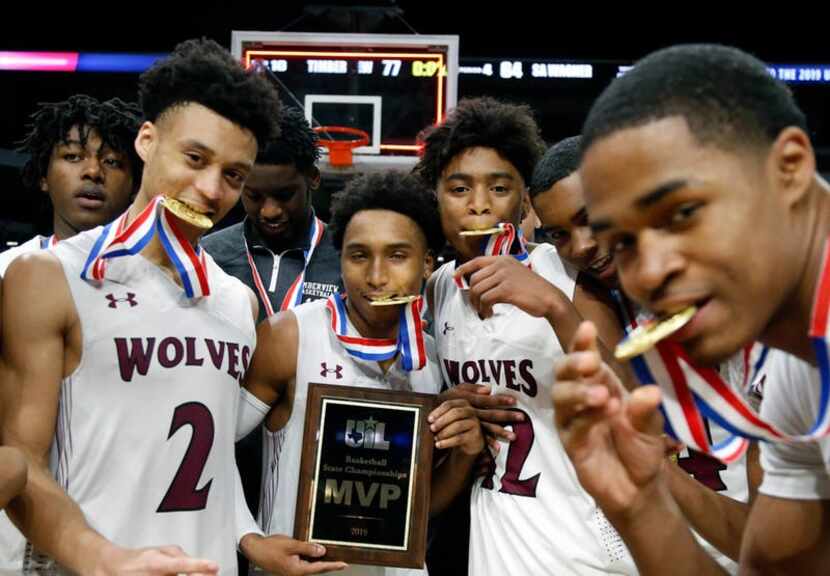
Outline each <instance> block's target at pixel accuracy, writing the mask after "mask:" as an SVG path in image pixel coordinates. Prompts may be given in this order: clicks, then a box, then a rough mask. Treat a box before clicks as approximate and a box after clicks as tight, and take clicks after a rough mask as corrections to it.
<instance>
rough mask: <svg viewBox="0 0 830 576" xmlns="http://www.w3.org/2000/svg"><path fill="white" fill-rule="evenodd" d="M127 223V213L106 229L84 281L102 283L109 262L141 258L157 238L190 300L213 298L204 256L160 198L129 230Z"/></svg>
mask: <svg viewBox="0 0 830 576" xmlns="http://www.w3.org/2000/svg"><path fill="white" fill-rule="evenodd" d="M126 221H127V214H126V213H125V214H123V215H122V216H121V217H120V218H119V219H118V220H116V221H115V222H110V223H109V224H107V225H106V226H105V227H104V229H103V230H102V231H101V234H100V235H99V236H98V239H97V240H96V241H95V244H94V245H93V247H92V250H91V251H90V253H89V256H88V257H87V260H86V263H85V264H84V269H83V271H82V272H81V278H83V279H84V280H87V281H95V282H102V281H103V280H104V277H105V274H106V262H107V260H109V259H112V258H118V257H119V256H131V255H134V254H138V253H139V252H141V250H143V249H144V247H145V246H147V244H148V243H149V242H150V240H152V239H153V236H155V235H156V234H158V236H159V241H160V242H161V245H162V247H163V248H164V251H165V253H166V254H167V256H168V258H170V261H171V262H172V263H173V266H174V267H175V269H176V273H177V274H178V276H179V279H180V280H181V282H182V287H183V288H184V291H185V294H186V295H187V297H188V298H201V297H203V296H208V295H209V294H210V286H209V283H208V277H207V265H206V261H205V252H204V250H202V249H201V247H199V246H197V247H196V248H194V247H193V246H192V245H191V244H190V242H189V241H188V240H187V238H186V237H185V236H184V235H183V234H182V232H181V230H180V229H179V227H178V224H177V222H176V217H175V216H174V215H172V214H171V213H170V212H168V211H167V210H165V209H164V199H163V197H162V196H161V195H159V196H156V197H155V198H153V200H152V201H151V202H150V203H149V204H148V205H147V206H146V207H145V208H144V210H142V211H141V213H140V214H139V215H138V217H137V218H136V219H135V220H134V221H133V222H132V223H131V224H130V225H129V226H125V224H126Z"/></svg>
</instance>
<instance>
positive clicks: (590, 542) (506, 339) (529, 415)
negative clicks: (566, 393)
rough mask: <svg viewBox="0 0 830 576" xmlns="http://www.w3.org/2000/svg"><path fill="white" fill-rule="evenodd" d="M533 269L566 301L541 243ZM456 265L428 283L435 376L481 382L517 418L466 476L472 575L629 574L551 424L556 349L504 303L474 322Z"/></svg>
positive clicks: (567, 277)
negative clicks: (477, 472) (506, 401)
mask: <svg viewBox="0 0 830 576" xmlns="http://www.w3.org/2000/svg"><path fill="white" fill-rule="evenodd" d="M529 260H530V266H531V267H532V269H533V271H534V272H536V273H537V274H539V275H540V276H542V277H543V278H545V279H546V280H547V281H549V282H551V283H552V284H553V285H555V286H557V287H558V288H559V289H560V290H562V292H564V293H565V295H566V296H567V297H568V298H570V299H573V294H574V288H575V282H574V278H575V274H574V273H572V272H571V271H570V270H569V269H566V268H565V265H564V264H563V263H562V261H561V260H560V258H559V256H558V255H557V254H556V250H555V249H554V248H553V247H552V246H549V245H544V244H542V245H539V246H537V247H536V248H535V249H534V250H533V251H532V252H531V253H530V259H529ZM454 270H455V263H454V262H450V263H448V264H445V265H444V266H442V267H441V268H440V269H439V270H438V271H437V272H436V273H435V274H436V276H435V279H434V293H433V296H434V310H433V313H434V317H435V324H434V327H435V338H436V345H437V348H438V357H439V361H440V363H441V370H442V371H443V374H444V380H445V381H446V382H447V384H448V385H456V384H459V383H464V382H470V383H474V384H485V385H489V386H490V387H491V388H492V390H493V392H494V393H501V394H508V395H510V396H513V397H514V398H515V399H516V406H515V409H516V410H521V411H522V412H523V413H524V414H525V420H524V422H522V423H519V424H516V425H513V427H512V429H513V432H514V433H515V434H516V437H517V438H516V440H514V441H513V442H512V443H509V444H508V443H502V444H501V450H500V451H499V453H498V455H497V457H496V469H495V471H494V473H493V474H492V475H491V476H489V477H484V478H483V479H479V480H477V481H476V482H475V484H474V485H473V489H472V496H471V503H470V516H471V518H470V522H471V526H470V565H469V574H471V575H475V576H488V575H493V576H503V575H504V574H527V575H542V574H545V575H547V574H579V575H589V574H590V575H594V574H636V568H635V567H634V562H633V560H632V559H631V556H630V554H629V553H628V550H627V548H626V547H625V545H624V544H623V542H622V539H621V538H620V537H619V535H618V534H617V532H616V531H615V530H614V528H613V527H612V526H611V524H610V523H609V522H608V520H607V519H606V518H605V516H604V515H603V514H602V512H601V511H600V509H599V508H598V507H597V506H596V504H595V502H594V500H593V499H592V498H591V497H590V496H589V495H588V493H587V492H585V490H583V489H582V487H581V486H580V484H579V481H578V480H577V477H576V472H575V471H574V469H573V466H572V464H571V462H570V460H569V459H568V456H567V454H566V453H565V450H564V448H563V447H562V444H561V442H560V440H559V436H558V434H557V432H556V429H555V428H554V423H553V403H552V401H551V396H550V388H551V386H552V385H553V381H554V362H555V361H556V360H557V359H558V358H560V357H561V356H562V355H563V354H564V353H563V351H562V347H561V346H560V345H559V341H558V339H557V337H556V334H555V333H554V331H553V329H552V328H551V326H550V324H548V322H547V320H545V319H544V318H534V317H532V316H530V315H529V314H526V313H525V312H523V311H522V310H520V309H518V308H516V307H514V306H512V305H508V304H497V305H496V306H495V307H494V315H493V316H492V317H490V318H487V319H484V320H483V319H481V318H479V316H478V314H477V313H476V311H475V310H474V309H473V308H472V307H471V306H470V303H469V298H468V295H467V291H466V290H465V291H462V290H460V289H458V288H457V286H456V285H455V283H454V281H453V272H454Z"/></svg>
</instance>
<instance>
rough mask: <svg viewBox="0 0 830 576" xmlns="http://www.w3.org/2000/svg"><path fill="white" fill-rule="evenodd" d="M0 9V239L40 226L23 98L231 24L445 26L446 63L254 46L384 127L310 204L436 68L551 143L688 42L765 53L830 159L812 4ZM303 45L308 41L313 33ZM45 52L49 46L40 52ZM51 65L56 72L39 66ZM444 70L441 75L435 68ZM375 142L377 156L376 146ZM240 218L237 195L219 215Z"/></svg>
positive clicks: (123, 86)
mask: <svg viewBox="0 0 830 576" xmlns="http://www.w3.org/2000/svg"><path fill="white" fill-rule="evenodd" d="M3 10H4V12H5V15H4V16H3V18H2V22H0V193H2V199H3V202H2V208H1V209H0V250H2V249H5V248H6V247H7V246H8V245H14V244H15V243H19V242H21V241H23V240H25V239H28V238H29V237H31V236H32V235H33V234H35V233H44V234H45V233H48V232H50V226H51V221H50V218H48V217H47V214H48V212H47V211H46V210H45V205H44V199H43V197H42V195H41V194H37V193H34V192H31V191H27V190H24V188H23V186H22V184H21V182H20V174H19V170H20V167H21V166H22V164H23V163H24V162H25V160H26V158H25V156H23V155H21V154H19V153H17V152H16V151H15V149H16V148H17V146H18V144H19V141H20V139H21V138H22V137H23V135H24V134H25V130H26V128H25V127H26V123H27V119H28V116H29V114H30V113H31V112H32V111H33V109H34V107H35V105H36V104H37V103H38V102H50V101H58V100H62V99H65V98H67V97H68V96H70V95H72V94H76V93H87V94H90V95H93V96H95V97H98V98H102V99H106V98H111V97H114V96H118V97H120V98H122V99H125V100H134V99H135V94H136V81H137V78H138V75H139V74H140V72H141V71H142V70H144V69H145V68H146V67H147V66H149V64H150V63H152V61H153V60H154V59H155V58H157V57H159V56H160V55H163V54H166V53H167V52H169V51H170V50H171V49H172V47H173V46H174V45H175V44H176V43H177V42H179V41H181V40H184V39H187V38H191V37H197V36H207V37H210V38H213V39H215V40H216V41H218V42H219V43H220V44H222V45H224V46H226V47H228V48H232V36H233V32H234V31H261V32H263V33H274V32H279V31H282V32H290V33H307V34H332V33H338V34H361V35H373V34H381V35H389V34H396V35H401V34H403V35H409V36H411V37H412V38H414V39H417V38H418V37H419V35H435V36H455V37H457V44H456V47H455V49H456V54H455V56H456V57H457V60H456V61H455V66H453V67H450V68H447V67H446V64H447V63H448V62H444V61H443V60H442V63H443V68H439V67H438V65H437V64H435V62H437V60H435V59H430V58H428V57H426V58H419V57H417V56H404V57H402V58H399V57H395V56H390V57H388V58H377V57H375V58H365V57H363V56H361V54H366V53H371V52H372V51H377V50H379V48H378V47H377V46H375V45H374V44H373V43H372V42H371V41H367V42H366V43H365V45H362V46H359V45H355V46H353V47H352V48H351V50H352V52H350V54H354V56H338V55H337V54H336V51H335V53H333V52H332V49H331V47H328V48H327V47H325V46H323V47H321V50H322V51H323V52H322V55H318V56H310V55H303V56H291V57H288V58H285V57H282V56H279V55H274V56H265V57H261V58H259V61H258V62H257V63H256V65H258V66H261V67H263V68H266V69H267V70H265V71H264V72H263V73H266V74H267V75H268V76H269V77H270V78H271V79H272V80H273V81H274V82H276V83H277V84H278V86H279V87H280V94H281V97H282V99H283V100H284V102H285V103H286V104H290V105H298V104H299V105H308V102H310V101H308V100H306V99H305V97H307V96H308V95H309V94H310V93H311V92H316V93H319V92H320V91H321V90H322V91H326V90H327V89H328V88H329V87H331V86H332V83H339V85H341V88H338V90H341V89H342V91H344V93H348V94H349V95H350V97H351V98H352V100H350V101H349V102H350V103H346V104H342V103H341V104H336V103H335V104H333V103H332V102H322V103H321V102H319V101H315V102H312V104H313V108H312V109H311V110H307V111H306V112H307V115H310V117H311V118H312V119H313V121H314V122H316V123H319V124H352V125H356V126H357V127H360V128H365V129H366V130H367V131H369V132H371V131H372V129H373V128H375V127H378V126H376V125H375V124H374V122H375V117H374V116H373V113H374V112H375V111H376V108H375V104H372V103H371V102H369V100H366V98H367V97H368V98H369V99H371V98H375V100H374V102H375V103H381V104H382V109H383V111H384V116H383V130H385V131H387V132H388V134H387V132H383V133H381V132H378V135H379V136H380V140H381V142H380V144H383V145H384V146H383V147H384V148H385V150H383V151H381V152H380V153H376V154H375V155H374V156H372V155H362V156H361V155H359V156H358V157H356V159H355V160H356V161H355V165H354V166H352V167H351V168H346V169H343V168H333V167H331V166H330V165H329V163H328V161H327V159H324V161H323V162H321V169H322V172H323V176H324V178H323V186H322V189H321V190H320V191H319V192H318V193H317V195H316V196H315V198H314V203H315V205H316V207H317V209H318V213H319V214H320V215H321V216H323V217H325V216H326V215H327V209H328V200H329V197H330V195H331V193H333V192H336V191H337V190H339V189H340V188H341V187H342V186H343V184H344V182H345V181H346V180H347V179H349V178H351V177H352V176H353V175H354V174H356V173H359V172H361V171H364V170H373V169H377V168H378V167H381V168H383V167H388V166H393V167H399V168H406V167H407V166H410V165H411V162H412V161H413V159H414V156H415V155H416V154H417V152H415V151H413V150H412V149H411V145H410V144H407V142H410V143H411V142H413V141H414V140H413V139H414V136H415V135H416V134H417V132H418V131H419V130H420V129H422V128H424V127H425V125H426V124H427V123H429V122H431V121H434V119H435V117H436V112H437V110H436V109H435V106H436V101H435V94H436V92H435V89H436V86H437V84H438V83H441V82H443V83H444V88H445V89H447V91H446V92H444V93H442V94H441V97H443V98H444V100H443V101H442V102H441V103H442V104H443V106H444V107H446V105H447V103H448V101H447V100H446V97H447V96H448V95H449V89H450V88H451V91H452V92H453V98H454V99H460V98H463V97H466V96H480V95H489V96H493V97H496V98H499V99H502V100H508V101H512V102H523V103H526V104H528V105H530V106H531V107H532V108H533V109H534V111H535V114H536V117H537V120H538V121H539V124H540V126H541V128H542V131H543V136H544V138H545V140H546V141H547V142H549V143H553V142H556V141H558V140H559V139H561V138H564V137H567V136H571V135H574V134H577V133H578V132H579V130H580V127H581V125H582V122H583V120H584V118H585V115H586V113H587V111H588V109H589V107H590V105H591V103H592V101H593V99H594V98H595V97H596V96H597V95H598V94H599V93H600V92H601V91H602V89H603V88H604V87H605V86H606V85H607V84H608V82H609V81H610V80H611V79H613V78H614V77H615V76H617V75H618V74H621V73H624V72H625V70H626V69H627V67H629V66H631V64H632V63H633V62H634V61H636V60H637V59H638V58H640V57H642V56H644V55H645V54H647V53H648V52H650V51H652V50H654V49H657V48H660V47H663V46H668V45H671V44H677V43H688V42H717V43H722V44H730V45H734V46H737V47H739V48H742V49H744V50H747V51H750V52H752V53H754V54H755V55H756V56H758V57H760V58H761V59H762V60H764V61H765V62H767V63H768V65H769V67H770V72H771V73H772V74H775V75H776V76H777V77H779V78H781V79H782V80H785V81H786V82H787V83H788V85H789V86H790V87H791V89H792V90H793V92H794V93H795V96H796V99H797V101H798V103H799V104H800V105H801V107H802V108H803V109H804V111H805V112H806V114H807V117H808V120H809V123H810V129H811V135H812V138H813V145H814V146H815V149H816V153H817V159H818V165H819V169H820V170H821V171H822V172H824V173H827V172H828V171H830V113H828V102H830V43H826V42H823V41H822V39H823V38H824V37H825V36H826V32H825V31H823V30H822V28H821V26H820V23H818V22H817V23H816V24H812V23H811V22H810V21H813V20H815V21H817V20H820V18H818V19H814V18H810V17H809V15H805V14H800V15H798V16H796V15H790V14H787V15H776V14H769V13H762V14H753V15H748V14H743V13H737V12H736V13H734V14H727V13H725V12H724V10H723V7H722V6H717V7H715V6H709V7H707V6H704V5H695V8H694V11H693V12H694V13H693V14H692V13H691V12H692V10H691V9H688V10H687V9H686V8H682V7H680V8H678V9H671V10H670V9H667V8H665V9H663V10H661V11H660V12H659V13H641V12H637V13H634V12H632V11H631V10H628V9H623V8H618V9H614V8H610V9H608V8H596V9H589V8H587V7H585V8H580V7H579V6H574V5H563V4H555V5H554V4H551V5H543V4H539V3H531V2H522V1H519V2H510V3H503V4H501V5H499V6H498V7H496V6H495V5H494V6H493V7H485V6H484V5H483V4H481V5H472V4H470V3H447V2H443V3H437V2H414V1H413V2H408V1H400V2H395V1H386V2H381V1H365V2H362V3H360V4H359V5H358V4H355V3H345V2H339V3H338V2H333V3H326V4H311V3H300V2H291V1H289V2H279V3H275V2H272V3H265V2H255V1H249V2H245V1H244V0H236V1H234V2H231V1H230V0H212V1H206V2H199V3H196V2H179V3H176V5H175V10H172V9H171V3H160V2H149V3H148V2H144V3H140V4H131V5H123V4H114V3H104V2H101V1H99V0H93V1H90V2H86V3H84V4H83V5H76V6H69V5H64V4H57V3H44V4H39V3H37V4H32V5H27V6H19V7H15V9H14V16H11V12H10V10H11V8H10V7H9V6H8V5H7V6H5V7H4V9H3ZM638 10H640V9H638ZM295 48H296V46H295ZM303 49H307V50H310V51H311V50H313V46H312V47H311V48H309V45H304V47H303ZM337 50H341V51H342V50H343V47H340V48H338V49H337ZM427 50H429V49H427ZM295 52H302V51H301V50H300V51H297V50H295ZM310 53H311V52H309V54H310ZM407 54H412V53H411V52H407ZM240 56H244V54H241V55H240ZM55 58H58V59H60V58H64V60H61V62H62V64H58V65H54V66H52V65H50V64H49V62H52V60H54V59H55ZM66 58H68V59H69V60H66ZM254 60H256V58H255V59H254ZM67 62H68V63H67ZM367 62H369V63H368V64H367ZM44 63H45V64H44ZM52 64H54V62H52ZM50 66H52V67H57V68H61V71H45V69H44V67H47V68H48V67H50ZM444 69H446V70H447V73H448V74H449V75H450V76H451V77H443V73H444ZM329 91H331V90H329ZM353 97H357V98H353ZM361 98H363V99H364V100H361ZM430 107H432V108H430ZM378 129H379V130H380V128H379V127H378ZM393 132H394V133H393ZM373 137H375V135H374V134H373ZM396 143H397V144H396ZM375 144H378V142H373V143H372V145H375ZM408 146H409V147H410V149H409V150H405V149H406V148H407V147H408ZM384 156H386V157H387V160H388V161H387V162H386V163H384V162H382V161H378V158H379V157H384ZM406 156H409V160H407V159H406V158H405V157H406ZM398 160H400V161H398ZM240 218H241V210H240V209H238V208H237V209H236V210H234V211H233V212H232V213H231V214H230V215H229V217H228V220H227V222H225V224H227V223H229V222H232V221H235V220H238V219H240Z"/></svg>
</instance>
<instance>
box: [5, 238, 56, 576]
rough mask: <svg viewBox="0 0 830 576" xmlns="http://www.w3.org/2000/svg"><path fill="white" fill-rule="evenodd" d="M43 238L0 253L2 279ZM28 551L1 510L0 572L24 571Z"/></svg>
mask: <svg viewBox="0 0 830 576" xmlns="http://www.w3.org/2000/svg"><path fill="white" fill-rule="evenodd" d="M44 239H45V238H44V237H43V236H35V237H34V238H32V239H31V240H27V241H26V242H24V243H23V244H21V245H20V246H15V247H14V248H9V249H8V250H5V251H4V252H2V253H0V279H2V278H3V276H5V275H6V269H7V268H8V267H9V264H11V263H12V261H13V260H14V259H15V258H17V257H18V256H22V255H23V254H28V253H29V252H37V251H38V250H40V249H41V248H42V247H43V242H44ZM25 549H26V539H25V538H24V537H23V534H21V533H20V531H19V530H18V529H17V527H15V525H14V524H12V521H11V520H9V517H8V516H6V513H5V512H4V511H2V510H0V570H22V569H23V551H24V550H25Z"/></svg>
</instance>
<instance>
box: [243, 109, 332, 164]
mask: <svg viewBox="0 0 830 576" xmlns="http://www.w3.org/2000/svg"><path fill="white" fill-rule="evenodd" d="M279 128H280V135H279V137H278V138H274V139H272V140H269V141H268V142H267V143H266V144H265V145H264V146H262V147H261V148H260V150H259V154H258V155H257V160H256V161H257V164H273V165H283V164H293V165H294V167H295V168H296V169H297V172H308V170H309V169H311V168H312V167H313V166H314V165H315V164H316V163H317V161H318V160H319V159H320V148H319V145H318V141H319V140H318V138H317V133H316V132H315V131H314V130H312V129H311V126H309V124H308V120H306V119H305V116H304V115H303V113H302V111H300V110H299V109H297V108H293V107H289V108H284V109H283V111H282V117H281V118H280V124H279Z"/></svg>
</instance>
